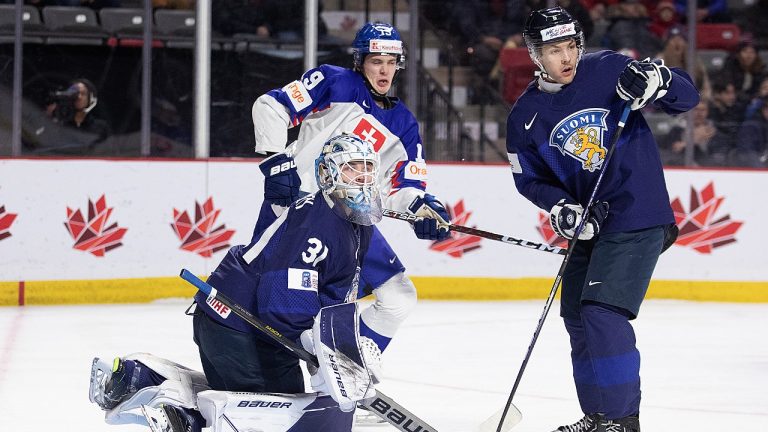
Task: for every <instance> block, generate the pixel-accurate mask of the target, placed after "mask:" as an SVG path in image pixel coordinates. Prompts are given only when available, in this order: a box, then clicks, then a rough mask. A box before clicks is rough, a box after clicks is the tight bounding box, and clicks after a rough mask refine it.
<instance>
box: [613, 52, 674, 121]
mask: <svg viewBox="0 0 768 432" xmlns="http://www.w3.org/2000/svg"><path fill="white" fill-rule="evenodd" d="M671 82H672V72H671V71H670V70H669V68H668V67H666V66H664V60H661V59H658V60H654V61H651V59H650V58H646V59H645V60H643V61H637V60H633V61H632V62H630V63H629V64H628V65H627V67H626V68H624V71H623V72H621V74H620V75H619V82H618V83H617V84H616V93H618V95H619V97H620V98H622V99H624V100H625V101H632V104H631V105H630V109H631V110H633V111H634V110H638V109H641V108H643V107H645V106H646V105H648V104H649V103H653V102H654V101H655V100H657V99H659V98H662V97H664V95H665V94H667V90H669V85H670V83H671Z"/></svg>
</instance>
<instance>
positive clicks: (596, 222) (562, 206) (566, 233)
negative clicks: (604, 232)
mask: <svg viewBox="0 0 768 432" xmlns="http://www.w3.org/2000/svg"><path fill="white" fill-rule="evenodd" d="M583 213H584V207H582V206H581V205H580V204H567V203H566V202H565V200H564V199H561V200H560V201H558V203H557V204H555V206H554V207H552V210H550V212H549V224H550V225H552V229H553V230H555V233H557V235H559V236H561V237H565V238H566V239H568V240H571V239H573V235H574V234H575V233H576V228H577V227H578V226H579V224H580V223H581V218H582V215H583ZM606 217H608V203H607V202H605V201H598V202H596V203H595V204H594V205H593V206H592V211H591V212H590V213H589V220H587V223H586V225H584V228H583V229H582V230H581V233H579V240H589V239H591V238H593V237H594V236H596V235H598V234H599V233H600V224H602V223H603V222H604V221H605V218H606Z"/></svg>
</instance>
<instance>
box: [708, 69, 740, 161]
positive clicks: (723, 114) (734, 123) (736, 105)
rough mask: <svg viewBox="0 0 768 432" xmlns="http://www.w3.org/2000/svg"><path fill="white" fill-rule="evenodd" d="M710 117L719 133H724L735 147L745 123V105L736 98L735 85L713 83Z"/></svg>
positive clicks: (720, 80) (718, 80) (721, 81)
mask: <svg viewBox="0 0 768 432" xmlns="http://www.w3.org/2000/svg"><path fill="white" fill-rule="evenodd" d="M709 117H710V118H711V119H712V121H713V123H714V125H715V127H716V128H717V130H718V131H720V132H722V133H723V134H724V135H725V137H726V139H727V140H728V142H729V146H730V147H733V146H734V143H735V141H736V134H737V133H738V132H739V127H740V126H741V122H742V121H744V105H743V104H742V103H741V102H739V101H738V99H737V98H736V89H735V88H734V86H733V84H732V83H730V82H727V81H723V80H722V79H716V80H714V81H713V83H712V101H711V102H710V104H709Z"/></svg>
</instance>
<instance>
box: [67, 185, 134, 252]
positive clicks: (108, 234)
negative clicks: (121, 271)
mask: <svg viewBox="0 0 768 432" xmlns="http://www.w3.org/2000/svg"><path fill="white" fill-rule="evenodd" d="M112 210H113V209H112V208H111V207H110V208H107V200H106V199H105V197H104V195H102V196H101V198H99V199H98V200H97V201H96V202H95V203H94V202H93V201H91V200H90V199H89V200H88V219H85V218H83V214H82V213H81V212H80V210H79V209H78V210H72V209H71V208H69V207H67V221H66V222H64V226H65V227H67V231H69V235H70V236H72V238H73V239H74V240H75V245H74V246H73V247H74V248H75V249H77V250H81V251H85V252H90V253H91V254H93V255H95V256H98V257H103V256H104V253H106V252H108V251H110V250H112V249H114V248H117V247H120V246H122V245H123V244H122V243H121V240H122V239H123V236H124V235H125V232H126V231H128V228H118V227H117V223H113V224H112V225H109V226H107V220H108V219H109V216H110V215H111V214H112Z"/></svg>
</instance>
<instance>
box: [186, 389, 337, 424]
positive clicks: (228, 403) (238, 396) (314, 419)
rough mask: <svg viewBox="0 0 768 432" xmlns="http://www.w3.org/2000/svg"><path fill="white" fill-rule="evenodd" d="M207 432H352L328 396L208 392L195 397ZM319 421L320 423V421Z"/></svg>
mask: <svg viewBox="0 0 768 432" xmlns="http://www.w3.org/2000/svg"><path fill="white" fill-rule="evenodd" d="M198 406H199V409H200V413H201V414H202V415H203V417H204V418H205V421H206V424H207V425H208V427H207V428H206V429H204V430H205V431H206V432H237V431H259V432H285V431H287V430H289V429H290V430H292V431H294V430H295V431H307V432H309V431H316V430H318V428H317V424H320V423H322V424H323V425H325V428H324V429H323V430H328V431H334V432H336V431H344V430H347V431H348V430H350V429H351V423H352V416H351V415H349V414H345V413H342V412H341V411H339V409H338V405H337V404H336V402H334V401H333V399H331V397H330V396H326V395H323V396H321V395H319V394H318V393H298V394H278V393H240V392H224V391H215V390H208V391H204V392H201V393H200V394H198ZM321 418H322V420H319V419H321Z"/></svg>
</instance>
